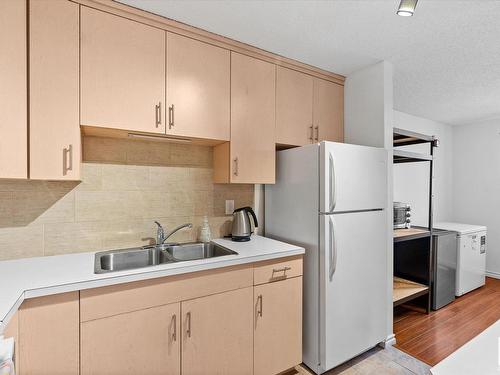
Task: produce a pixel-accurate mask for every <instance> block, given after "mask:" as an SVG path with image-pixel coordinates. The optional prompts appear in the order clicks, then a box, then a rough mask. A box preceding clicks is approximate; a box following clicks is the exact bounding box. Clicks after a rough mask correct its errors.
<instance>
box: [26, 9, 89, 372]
mask: <svg viewBox="0 0 500 375" xmlns="http://www.w3.org/2000/svg"><path fill="white" fill-rule="evenodd" d="M35 2H39V0H36V1H35ZM78 298H79V297H78V292H70V293H63V294H56V295H52V296H47V297H39V298H34V299H29V300H26V301H24V302H23V304H22V306H21V309H20V310H19V341H18V343H17V345H19V346H20V348H19V358H18V360H17V362H18V363H19V369H17V370H18V374H20V375H31V374H37V375H45V374H47V375H49V374H50V375H73V374H74V375H78V374H79V373H80V369H79V357H80V350H79V329H78V327H79V324H78V315H79V300H78Z"/></svg>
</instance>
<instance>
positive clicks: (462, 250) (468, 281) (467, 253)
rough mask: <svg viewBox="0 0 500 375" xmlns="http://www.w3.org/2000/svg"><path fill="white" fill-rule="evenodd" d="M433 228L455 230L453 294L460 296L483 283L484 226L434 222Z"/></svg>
mask: <svg viewBox="0 0 500 375" xmlns="http://www.w3.org/2000/svg"><path fill="white" fill-rule="evenodd" d="M434 228H436V229H443V230H451V231H454V232H457V239H458V241H457V276H456V283H455V295H456V296H461V295H463V294H465V293H468V292H470V291H471V290H474V289H476V288H479V287H480V286H483V285H484V283H485V277H486V276H485V274H486V227H485V226H480V225H469V224H459V223H435V224H434Z"/></svg>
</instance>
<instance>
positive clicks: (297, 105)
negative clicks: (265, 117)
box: [276, 66, 313, 146]
mask: <svg viewBox="0 0 500 375" xmlns="http://www.w3.org/2000/svg"><path fill="white" fill-rule="evenodd" d="M312 131H313V77H312V76H310V75H307V74H304V73H301V72H297V71H295V70H291V69H287V68H283V67H280V66H278V67H277V72H276V143H278V144H283V145H291V146H303V145H305V144H308V143H311V142H312Z"/></svg>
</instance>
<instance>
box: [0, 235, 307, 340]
mask: <svg viewBox="0 0 500 375" xmlns="http://www.w3.org/2000/svg"><path fill="white" fill-rule="evenodd" d="M213 242H215V243H217V244H219V245H221V246H223V247H226V248H228V249H230V250H233V251H236V252H237V253H238V255H227V256H222V257H215V258H209V259H200V260H192V261H185V262H179V263H169V264H161V265H158V266H151V267H145V268H138V269H133V270H127V271H118V272H109V273H101V274H95V273H94V255H95V252H89V253H79V254H68V255H56V256H48V257H39V258H26V259H16V260H8V261H3V262H0V334H1V333H2V332H3V330H4V328H5V326H6V324H7V323H8V321H9V320H10V318H11V317H12V315H14V314H15V312H16V311H17V309H18V308H19V306H20V305H21V303H22V302H23V301H24V300H25V299H27V298H33V297H41V296H46V295H50V294H57V293H64V292H69V291H75V290H82V289H89V288H97V287H102V286H106V285H113V284H121V283H126V282H131V281H137V280H145V279H153V278H157V277H163V276H170V275H178V274H183V273H189V272H196V271H203V270H209V269H214V268H220V267H227V266H234V265H238V264H245V263H252V262H258V261H262V260H269V259H275V258H281V257H287V256H292V255H300V254H304V249H303V248H301V247H298V246H294V245H290V244H286V243H284V242H279V241H275V240H272V239H270V238H265V237H261V236H257V235H254V236H252V239H251V241H249V242H233V241H231V240H230V239H216V240H213Z"/></svg>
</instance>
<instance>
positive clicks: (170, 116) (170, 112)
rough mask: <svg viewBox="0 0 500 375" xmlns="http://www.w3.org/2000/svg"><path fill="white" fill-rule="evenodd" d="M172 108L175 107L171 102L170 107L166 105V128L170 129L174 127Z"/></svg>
mask: <svg viewBox="0 0 500 375" xmlns="http://www.w3.org/2000/svg"><path fill="white" fill-rule="evenodd" d="M174 110H175V107H174V105H173V104H172V105H171V106H170V107H168V128H169V129H172V128H173V127H174Z"/></svg>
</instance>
